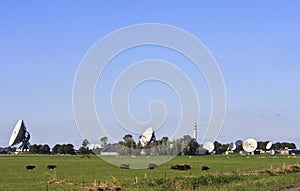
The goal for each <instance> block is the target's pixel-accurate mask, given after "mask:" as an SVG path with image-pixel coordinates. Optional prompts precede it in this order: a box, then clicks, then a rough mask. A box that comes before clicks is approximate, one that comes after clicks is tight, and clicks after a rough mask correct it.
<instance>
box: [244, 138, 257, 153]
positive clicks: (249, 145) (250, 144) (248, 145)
mask: <svg viewBox="0 0 300 191" xmlns="http://www.w3.org/2000/svg"><path fill="white" fill-rule="evenodd" d="M256 148H257V142H256V140H254V139H252V138H249V139H247V140H246V141H244V142H243V149H244V151H246V152H248V153H250V152H253V151H255V149H256Z"/></svg>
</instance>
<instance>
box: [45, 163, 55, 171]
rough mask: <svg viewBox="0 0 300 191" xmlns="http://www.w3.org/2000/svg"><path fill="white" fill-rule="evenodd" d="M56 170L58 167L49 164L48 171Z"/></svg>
mask: <svg viewBox="0 0 300 191" xmlns="http://www.w3.org/2000/svg"><path fill="white" fill-rule="evenodd" d="M55 168H56V165H50V164H49V165H48V166H47V169H48V170H49V169H55Z"/></svg>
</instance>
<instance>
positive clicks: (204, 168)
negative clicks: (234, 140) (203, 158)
mask: <svg viewBox="0 0 300 191" xmlns="http://www.w3.org/2000/svg"><path fill="white" fill-rule="evenodd" d="M201 169H202V171H206V170H208V169H210V168H209V167H208V166H202V167H201Z"/></svg>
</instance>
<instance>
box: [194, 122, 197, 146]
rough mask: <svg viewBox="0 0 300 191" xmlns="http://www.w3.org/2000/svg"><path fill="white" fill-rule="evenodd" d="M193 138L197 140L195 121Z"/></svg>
mask: <svg viewBox="0 0 300 191" xmlns="http://www.w3.org/2000/svg"><path fill="white" fill-rule="evenodd" d="M193 130H194V139H195V140H196V141H197V122H195V124H194V129H193Z"/></svg>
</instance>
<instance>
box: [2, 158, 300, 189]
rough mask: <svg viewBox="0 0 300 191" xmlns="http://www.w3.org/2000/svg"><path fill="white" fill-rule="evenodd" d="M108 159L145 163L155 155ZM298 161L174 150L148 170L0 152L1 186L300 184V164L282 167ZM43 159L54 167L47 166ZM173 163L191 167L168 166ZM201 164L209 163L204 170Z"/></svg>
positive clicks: (272, 186)
mask: <svg viewBox="0 0 300 191" xmlns="http://www.w3.org/2000/svg"><path fill="white" fill-rule="evenodd" d="M107 160H115V162H116V163H118V162H120V163H129V164H130V163H134V162H136V161H137V160H142V161H143V162H145V161H146V162H147V163H148V162H149V163H150V162H151V161H155V156H150V157H149V158H147V157H137V158H132V157H121V158H119V157H118V158H117V157H111V158H109V157H108V158H107ZM298 163H299V164H300V156H280V155H275V156H264V155H260V156H259V155H255V156H249V157H247V156H240V155H230V156H229V158H226V156H224V155H223V156H192V157H188V156H178V157H175V158H173V159H172V160H171V161H169V162H167V163H165V164H163V165H160V166H158V167H157V168H155V169H153V170H149V169H120V168H119V167H118V166H114V165H111V164H110V163H107V162H105V161H103V160H102V159H101V158H99V157H97V156H92V157H91V158H80V156H61V155H0V190H5V191H8V190H14V191H16V190H41V191H42V190H49V191H50V190H88V189H89V188H92V187H94V184H95V185H97V186H98V185H102V186H104V187H105V186H106V187H109V188H114V187H120V188H121V190H276V189H279V188H284V187H287V186H295V185H300V174H299V173H300V167H299V166H298V167H295V168H287V169H285V168H283V167H288V166H289V165H291V164H298ZM48 164H54V165H56V166H57V168H56V169H54V170H48V169H47V168H46V166H47V165H48ZM176 164H189V165H190V166H191V167H192V169H191V170H188V171H177V170H171V169H170V166H171V165H176ZM26 165H35V166H36V168H35V169H33V170H26V168H25V166H26ZM202 165H206V166H209V167H210V168H211V169H210V170H209V171H208V172H203V171H201V166H202ZM263 169H264V170H263ZM136 181H137V182H136Z"/></svg>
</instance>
